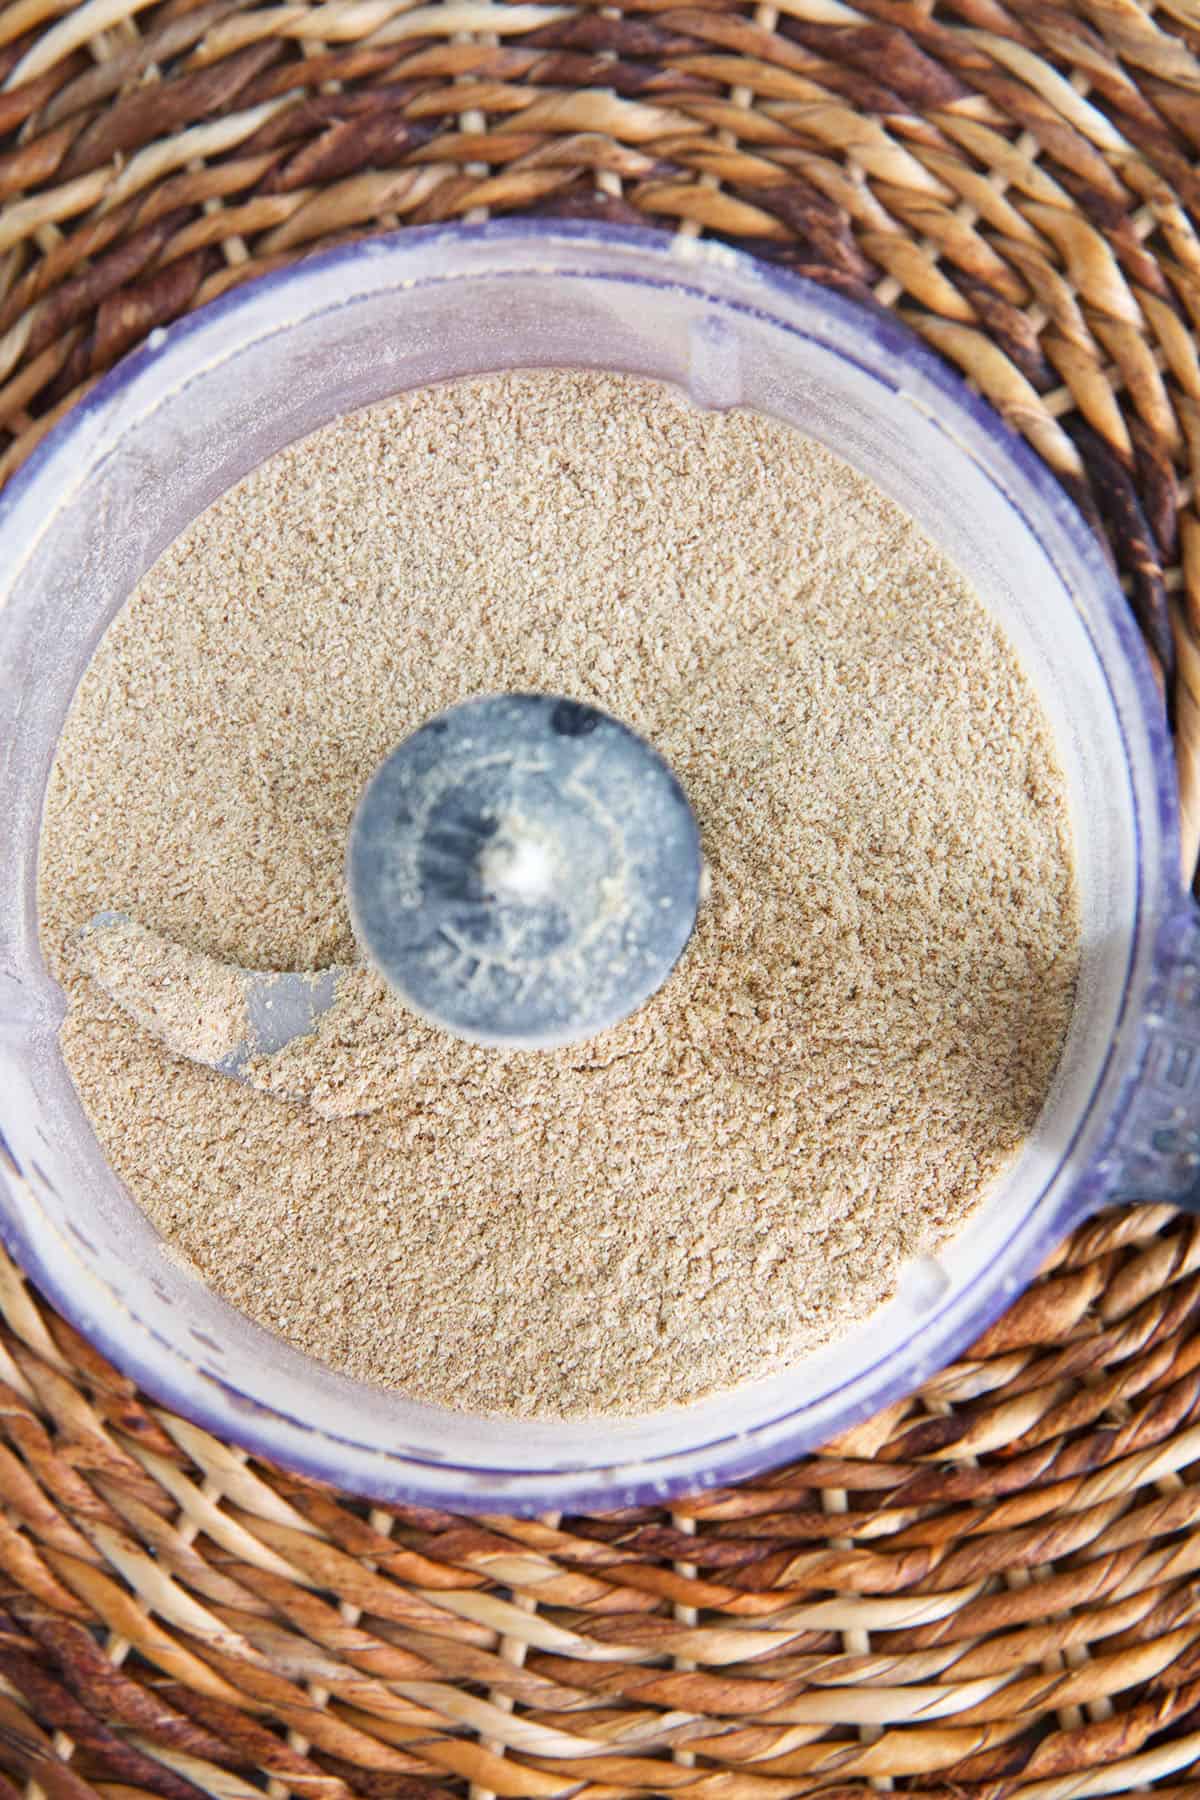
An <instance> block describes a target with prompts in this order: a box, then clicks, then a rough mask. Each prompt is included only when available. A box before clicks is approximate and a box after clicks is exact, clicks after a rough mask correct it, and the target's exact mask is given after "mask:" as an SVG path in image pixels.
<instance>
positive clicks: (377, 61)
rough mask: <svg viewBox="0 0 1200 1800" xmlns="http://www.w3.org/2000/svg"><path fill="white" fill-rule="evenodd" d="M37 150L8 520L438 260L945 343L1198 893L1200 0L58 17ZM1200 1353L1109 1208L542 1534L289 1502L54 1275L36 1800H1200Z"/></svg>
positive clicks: (0, 468)
mask: <svg viewBox="0 0 1200 1800" xmlns="http://www.w3.org/2000/svg"><path fill="white" fill-rule="evenodd" d="M0 152H2V153H0V475H7V474H8V473H10V472H11V471H12V470H13V469H14V468H16V467H17V466H18V464H19V463H20V462H21V461H22V460H23V459H24V458H25V457H26V456H27V455H28V454H29V452H30V450H31V449H32V448H33V446H34V445H35V444H36V443H37V442H38V440H39V439H40V437H41V436H42V435H43V433H44V432H45V431H46V430H47V429H48V427H49V426H50V425H51V424H52V423H53V422H54V420H55V419H57V418H59V417H60V416H61V415H62V413H63V412H64V411H65V410H66V409H67V408H68V407H69V406H70V405H71V404H72V403H73V402H74V401H75V400H76V399H77V398H78V397H79V396H80V395H81V394H82V393H84V392H85V391H86V389H87V388H88V386H89V385H90V384H91V383H92V382H93V381H94V380H95V379H96V377H97V376H98V375H99V374H101V373H102V372H103V371H104V370H105V369H107V368H108V367H109V366H110V365H111V364H112V362H113V361H114V360H115V359H116V358H117V357H119V356H120V355H121V354H122V353H123V352H124V351H126V350H128V349H129V348H131V347H132V346H133V345H135V344H137V343H138V342H139V341H140V340H141V339H142V338H144V337H145V336H146V334H147V333H148V332H149V331H150V330H151V329H152V328H153V327H154V326H156V325H159V324H163V323H165V322H166V321H168V320H170V319H173V318H175V317H176V316H177V315H178V314H180V313H181V312H183V311H186V310H188V309H189V308H192V307H194V306H197V305H200V304H201V303H202V302H203V301H205V300H207V299H209V298H211V297H212V296H213V295H215V294H218V293H221V292H222V291H223V290H225V289H226V288H228V287H230V286H231V285H233V284H234V283H236V282H239V281H242V280H244V279H245V278H246V277H248V276H251V275H255V274H257V273H259V272H260V271H262V270H265V269H270V268H275V267H278V266H279V265H280V264H282V263H285V262H287V261H290V260H291V259H293V258H295V257H298V256H302V255H304V254H306V253H307V252H309V251H311V250H312V249H314V248H316V247H318V246H324V245H328V244H330V243H333V242H336V241H339V240H341V239H343V238H345V237H347V236H353V235H356V234H361V233H364V232H368V231H374V230H382V229H393V228H395V227H397V226H398V225H402V224H407V223H417V222H419V223H430V222H435V221H438V220H448V219H461V218H474V217H480V216H484V215H485V213H486V212H487V211H490V212H491V213H493V214H499V213H502V212H512V211H515V210H523V211H526V212H532V213H537V214H539V215H541V216H555V217H573V218H578V217H585V218H603V219H616V220H625V221H633V220H636V221H639V222H642V223H645V222H650V223H653V224H656V225H659V226H661V227H662V228H664V229H668V230H682V231H685V232H690V233H697V232H700V231H705V232H709V233H712V234H715V235H717V236H719V237H723V238H725V239H727V240H728V241H729V242H731V243H735V244H738V245H740V246H743V247H745V248H747V249H749V250H752V251H754V252H756V253H757V254H759V255H761V256H766V257H770V258H774V259H777V260H778V261H780V262H783V263H786V264H787V265H789V266H790V267H792V268H795V269H799V270H803V271H804V272H806V273H808V274H810V275H812V276H815V277H816V279H817V280H819V281H823V282H826V283H829V284H830V285H832V286H835V287H837V288H838V289H839V290H840V291H841V292H843V293H846V294H849V295H852V296H855V297H858V298H860V299H861V300H862V301H863V303H864V304H867V305H884V306H888V307H892V308H894V309H895V310H896V311H897V312H898V313H899V314H900V315H901V316H902V317H904V318H906V319H907V320H908V321H909V322H910V323H911V324H912V325H913V326H915V328H916V329H917V330H918V331H919V332H921V333H922V334H923V335H924V336H925V337H926V338H927V339H928V340H929V341H930V342H931V343H932V344H934V345H935V346H936V347H937V348H938V349H939V350H940V351H942V352H943V354H945V355H946V356H948V357H949V358H951V359H952V361H954V362H955V363H957V364H958V365H959V367H960V368H962V369H964V370H965V371H966V372H967V373H968V375H969V376H970V377H971V378H972V379H973V380H974V381H975V382H976V383H977V385H978V386H979V387H980V388H981V389H982V390H983V391H984V392H985V393H986V394H987V395H988V396H989V397H990V398H991V399H992V400H993V401H994V402H995V404H996V405H997V406H998V407H999V408H1000V409H1001V411H1002V412H1003V413H1004V414H1005V415H1006V417H1008V418H1009V419H1010V420H1011V421H1012V422H1013V423H1014V424H1015V425H1016V426H1017V427H1018V428H1019V429H1020V430H1022V431H1023V432H1024V433H1025V435H1026V436H1027V437H1028V438H1029V440H1030V442H1031V443H1032V444H1033V445H1034V446H1035V447H1036V449H1037V450H1038V451H1039V452H1040V453H1041V455H1042V456H1043V457H1044V458H1045V459H1046V461H1047V462H1048V463H1049V464H1050V466H1051V467H1052V468H1053V469H1054V470H1055V471H1056V473H1057V474H1058V475H1059V477H1060V478H1061V480H1062V481H1063V483H1064V484H1065V485H1066V487H1067V488H1068V489H1069V490H1070V492H1071V493H1072V494H1073V495H1074V496H1075V498H1076V500H1077V501H1078V502H1079V504H1080V505H1081V507H1082V508H1083V509H1084V511H1085V512H1086V514H1087V515H1088V517H1089V518H1090V519H1091V521H1092V523H1093V524H1094V526H1095V527H1096V529H1097V530H1098V531H1099V532H1100V533H1101V534H1102V535H1103V536H1105V537H1106V538H1107V541H1108V542H1109V543H1110V545H1111V547H1112V551H1113V555H1114V558H1115V560H1116V562H1117V565H1118V567H1119V569H1120V571H1121V573H1122V576H1123V578H1124V581H1125V585H1126V588H1127V591H1128V593H1129V597H1130V602H1131V604H1132V605H1133V607H1134V608H1135V610H1136V613H1137V616H1138V619H1139V621H1140V622H1141V625H1142V627H1143V630H1144V632H1145V634H1146V636H1147V639H1148V640H1149V642H1150V645H1151V647H1152V650H1153V652H1154V656H1155V658H1156V661H1157V664H1158V666H1159V668H1160V670H1161V671H1162V674H1163V678H1164V691H1165V693H1167V694H1168V695H1169V698H1170V702H1171V707H1172V714H1173V719H1174V723H1175V727H1176V734H1177V742H1178V744H1179V761H1180V771H1181V783H1182V789H1183V796H1184V810H1185V836H1186V854H1187V858H1188V862H1189V866H1190V865H1191V864H1192V863H1194V861H1195V857H1196V851H1197V845H1198V843H1200V760H1198V756H1200V750H1198V745H1200V520H1198V518H1197V510H1196V498H1195V495H1196V484H1197V480H1198V478H1200V358H1198V354H1197V333H1198V330H1200V240H1198V239H1197V235H1196V230H1195V219H1196V215H1197V213H1198V212H1200V206H1198V201H1200V176H1198V174H1197V167H1196V164H1197V156H1198V152H1200V5H1198V4H1197V0H1158V3H1157V4H1155V0H1064V4H1062V5H1058V6H1050V5H1046V6H1040V5H1039V6H1028V5H1026V6H1022V7H1019V8H1015V9H1006V8H1005V7H1004V6H1003V5H1002V4H1000V0H958V3H956V4H946V5H942V4H937V5H934V4H931V3H929V0H856V3H855V4H847V3H844V0H784V3H782V4H778V5H769V4H763V5H759V6H757V7H754V6H751V5H746V4H741V3H738V0H701V3H699V4H694V5H684V6H673V5H671V4H670V3H669V0H668V3H666V4H663V3H661V0H642V3H641V4H636V5H627V6H625V5H611V6H608V5H606V6H589V5H554V4H508V5H499V4H487V3H486V0H449V3H448V4H445V5H417V6H415V7H414V6H413V5H412V3H411V0H329V3H327V4H323V5H312V4H305V3H303V0H298V3H290V0H284V3H279V4H262V5H257V6H248V5H240V4H238V3H237V0H206V3H203V4H194V3H193V0H167V4H165V5H147V4H144V3H142V4H139V0H89V3H88V4H86V5H83V6H78V7H71V6H69V5H67V6H64V5H62V4H58V3H56V0H8V4H7V5H4V6H2V7H0ZM1194 631H1195V632H1196V633H1197V635H1195V636H1194V635H1193V632H1194ZM1198 1305H1200V1221H1192V1220H1189V1219H1186V1218H1183V1217H1180V1216H1177V1215H1175V1214H1174V1213H1172V1212H1170V1211H1169V1210H1166V1209H1156V1210H1152V1211H1151V1210H1142V1211H1130V1212H1128V1213H1124V1214H1116V1215H1109V1216H1106V1217H1104V1218H1103V1219H1100V1220H1098V1221H1095V1222H1093V1223H1092V1224H1090V1225H1088V1226H1086V1227H1085V1228H1083V1229H1082V1230H1080V1231H1079V1232H1078V1233H1077V1234H1076V1236H1075V1237H1074V1239H1073V1240H1072V1241H1071V1242H1070V1243H1069V1244H1068V1245H1066V1246H1065V1247H1064V1248H1063V1249H1062V1250H1061V1251H1060V1252H1059V1254H1058V1255H1057V1257H1056V1258H1055V1260H1054V1263H1053V1266H1052V1267H1051V1268H1050V1269H1049V1270H1048V1271H1047V1273H1046V1274H1045V1275H1044V1276H1043V1278H1042V1279H1041V1281H1040V1282H1039V1283H1038V1284H1037V1286H1035V1287H1034V1288H1033V1289H1032V1290H1031V1291H1030V1292H1029V1293H1028V1294H1027V1295H1026V1296H1025V1297H1024V1298H1023V1299H1022V1300H1021V1301H1019V1302H1018V1304H1017V1305H1016V1306H1015V1307H1014V1308H1013V1310H1012V1311H1011V1312H1010V1313H1009V1314H1008V1315H1007V1317H1006V1318H1005V1319H1004V1320H1002V1322H1001V1323H1000V1324H999V1325H998V1326H996V1328H995V1329H994V1330H993V1331H991V1332H990V1333H989V1334H988V1336H987V1337H986V1339H985V1340H983V1341H982V1342H981V1343H979V1344H977V1345H976V1346H975V1347H974V1349H973V1350H972V1352H971V1353H970V1354H969V1355H968V1356H967V1357H966V1358H964V1360H963V1361H961V1362H960V1363H958V1364H957V1365H956V1366H954V1367H953V1368H951V1369H949V1370H947V1371H946V1372H945V1373H944V1374H943V1375H941V1376H939V1377H938V1378H937V1379H936V1380H935V1381H933V1382H931V1383H930V1384H929V1386H928V1387H927V1388H926V1389H925V1390H924V1391H923V1392H922V1393H921V1394H920V1395H919V1396H917V1397H915V1398H914V1399H912V1400H911V1401H909V1402H907V1403H904V1404H902V1405H899V1406H897V1407H895V1408H894V1409H892V1410H891V1411H890V1412H889V1413H888V1414H886V1415H885V1416H883V1417H881V1418H879V1419H877V1420H875V1421H874V1422H873V1423H871V1424H870V1425H868V1426H865V1427H863V1428H862V1429H861V1430H859V1431H857V1432H855V1433H854V1434H853V1435H852V1437H850V1438H848V1439H846V1440H843V1441H842V1442H841V1443H840V1444H839V1445H837V1446H835V1447H833V1448H831V1449H830V1450H829V1451H828V1452H827V1453H826V1454H824V1455H822V1456H818V1457H812V1458H809V1459H808V1460H807V1461H805V1462H803V1463H801V1464H799V1465H796V1466H794V1467H792V1468H790V1469H786V1470H783V1471H781V1472H779V1473H778V1474H776V1475H773V1476H770V1477H766V1478H763V1479H761V1480H756V1481H753V1482H749V1483H747V1484H745V1485H744V1486H742V1487H739V1488H737V1489H734V1490H730V1491H728V1492H724V1493H720V1494H709V1495H707V1496H705V1497H703V1498H701V1499H698V1500H696V1501H691V1502H681V1503H679V1504H678V1505H677V1506H676V1507H675V1508H674V1509H673V1510H671V1511H669V1512H668V1511H654V1510H646V1511H639V1512H627V1513H622V1514H616V1515H611V1514H610V1515H608V1516H605V1517H592V1516H587V1517H573V1518H563V1519H552V1520H546V1521H539V1522H531V1521H527V1522H524V1523H522V1522H519V1521H513V1520H506V1519H495V1520H488V1521H478V1520H476V1521H469V1520H464V1519H458V1518H454V1517H450V1516H448V1515H443V1514H438V1513H433V1512H425V1511H412V1510H409V1511H405V1510H400V1511H383V1510H379V1509H376V1510H371V1509H369V1508H368V1507H367V1506H365V1505H363V1504H361V1503H358V1502H356V1501H354V1500H353V1499H350V1498H349V1497H346V1496H339V1495H336V1494H332V1493H327V1492H324V1491H322V1490H319V1489H316V1488H314V1487H313V1486H311V1485H307V1484H305V1483H303V1482H301V1481H298V1480H296V1479H293V1478H292V1477H290V1476H287V1475H284V1474H281V1473H279V1472H277V1471H275V1470H272V1469H270V1468H267V1467H265V1466H262V1465H258V1464H255V1463H252V1462H251V1461H249V1460H248V1459H247V1458H246V1457H245V1456H243V1455H242V1453H240V1452H238V1451H235V1450H230V1449H228V1448H226V1447H224V1446H222V1445H221V1444H219V1443H217V1442H215V1441H214V1440H213V1439H212V1438H210V1437H208V1436H207V1435H206V1434H205V1433H203V1432H201V1431H199V1430H197V1429H195V1428H194V1427H192V1426H189V1425H187V1424H186V1423H184V1422H183V1421H181V1420H179V1419H177V1418H174V1417H172V1416H171V1415H169V1414H166V1413H164V1412H163V1411H161V1409H158V1408H156V1407H155V1406H154V1405H153V1404H152V1403H151V1402H150V1401H148V1400H146V1399H145V1398H143V1397H141V1396H139V1395H138V1394H137V1393H136V1392H135V1391H134V1390H133V1389H132V1388H131V1387H130V1386H129V1384H128V1383H127V1382H125V1381H124V1380H123V1379H122V1378H121V1377H120V1376H118V1375H117V1374H115V1373H114V1371H113V1370H112V1369H111V1368H110V1367H109V1366H108V1365H107V1364H105V1363H104V1362H103V1361H102V1360H101V1359H100V1358H99V1357H98V1356H97V1355H96V1353H95V1352H93V1351H92V1350H90V1349H89V1347H88V1346H87V1345H86V1344H84V1343H82V1342H81V1341H80V1340H79V1339H78V1338H77V1337H76V1336H75V1334H74V1333H73V1332H72V1331H71V1330H70V1328H69V1327H67V1326H66V1325H65V1324H64V1323H63V1322H62V1321H61V1320H60V1319H59V1318H57V1317H56V1316H55V1315H54V1314H53V1312H51V1311H50V1310H49V1309H48V1308H47V1307H46V1306H45V1305H44V1304H43V1303H42V1302H41V1301H40V1300H39V1298H38V1297H37V1295H36V1294H34V1293H33V1292H32V1291H31V1290H30V1289H29V1288H28V1287H27V1286H26V1285H25V1284H24V1283H23V1281H22V1280H21V1278H20V1276H19V1275H18V1274H17V1272H16V1271H15V1270H14V1269H13V1268H12V1267H11V1265H9V1264H7V1263H2V1264H0V1306H2V1310H3V1315H4V1321H5V1323H4V1328H3V1333H2V1337H0V1501H2V1503H3V1513H2V1515H0V1770H2V1771H7V1774H6V1775H2V1774H0V1800H12V1796H13V1795H14V1793H15V1792H16V1790H17V1789H18V1788H21V1787H22V1786H23V1787H24V1791H25V1793H27V1794H28V1795H31V1796H37V1795H39V1794H41V1795H45V1796H49V1797H50V1800H84V1797H85V1796H89V1795H94V1794H96V1793H99V1794H102V1795H105V1796H108V1797H109V1800H136V1797H138V1796H142V1795H150V1794H154V1795H161V1796H163V1797H164V1800H199V1796H200V1795H202V1794H211V1795H216V1796H220V1797H222V1800H242V1797H243V1796H244V1797H245V1800H250V1797H251V1796H257V1795H260V1794H262V1793H263V1792H266V1793H267V1794H269V1795H271V1796H280V1797H283V1796H321V1797H322V1800H324V1797H329V1800H335V1797H342V1796H346V1797H347V1800H348V1797H349V1796H350V1795H353V1794H359V1795H362V1796H364V1797H365V1800H392V1797H395V1800H408V1797H409V1796H417V1795H420V1796H426V1797H428V1800H436V1797H438V1796H443V1795H450V1794H456V1795H458V1794H463V1793H465V1792H466V1791H467V1789H468V1786H469V1788H470V1791H471V1793H473V1794H474V1795H476V1796H483V1795H486V1794H498V1795H511V1796H549V1795H573V1796H575V1795H578V1796H582V1797H585V1800H620V1796H623V1795H648V1794H670V1795H686V1796H688V1797H689V1800H785V1797H786V1796H790V1795H795V1794H810V1793H813V1792H816V1791H820V1792H821V1793H822V1794H824V1795H825V1796H827V1797H828V1800H849V1797H850V1796H863V1795H865V1794H866V1793H867V1792H868V1791H869V1790H870V1789H872V1788H881V1787H882V1788H891V1787H895V1788H897V1789H902V1790H904V1791H905V1792H906V1793H908V1794H911V1795H920V1796H924V1797H925V1800H1000V1797H1001V1796H1007V1795H1009V1794H1017V1795H1019V1796H1021V1800H1033V1797H1034V1796H1036V1797H1037V1800H1077V1797H1080V1796H1085V1795H1091V1794H1108V1793H1125V1792H1130V1791H1136V1790H1139V1789H1140V1788H1142V1787H1144V1786H1145V1785H1147V1784H1149V1783H1157V1784H1158V1785H1157V1787H1156V1792H1157V1793H1159V1794H1160V1795H1164V1796H1166V1795H1170V1796H1178V1797H1179V1800H1182V1797H1183V1796H1184V1795H1188V1796H1196V1795H1200V1779H1195V1778H1193V1777H1192V1775H1191V1771H1192V1770H1193V1768H1194V1766H1195V1764H1196V1762H1197V1758H1198V1757H1200V1581H1198V1579H1197V1576H1198V1572H1200V1533H1197V1531H1196V1525H1197V1521H1198V1519H1200V1329H1198V1328H1197V1326H1196V1325H1195V1324H1194V1322H1193V1321H1194V1317H1195V1314H1196V1310H1197V1307H1198Z"/></svg>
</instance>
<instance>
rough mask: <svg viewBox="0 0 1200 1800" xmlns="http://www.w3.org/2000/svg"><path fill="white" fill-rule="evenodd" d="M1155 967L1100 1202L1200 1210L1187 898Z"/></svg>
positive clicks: (1198, 918) (1196, 973)
mask: <svg viewBox="0 0 1200 1800" xmlns="http://www.w3.org/2000/svg"><path fill="white" fill-rule="evenodd" d="M1157 964H1158V970H1157V976H1156V979H1155V982H1154V985H1153V989H1152V992H1151V998H1150V1005H1149V1008H1148V1010H1147V1012H1146V1015H1145V1022H1144V1039H1143V1047H1142V1058H1141V1065H1140V1067H1139V1070H1138V1073H1137V1075H1136V1077H1135V1080H1134V1088H1133V1098H1132V1100H1131V1102H1130V1105H1129V1110H1128V1112H1127V1113H1126V1115H1125V1117H1124V1119H1123V1120H1122V1122H1121V1126H1120V1129H1119V1132H1118V1135H1117V1141H1116V1143H1115V1144H1114V1146H1113V1152H1114V1157H1113V1160H1114V1162H1115V1168H1114V1171H1113V1175H1114V1178H1113V1179H1111V1180H1110V1181H1109V1182H1106V1183H1105V1187H1106V1189H1107V1192H1106V1194H1105V1199H1106V1200H1107V1201H1109V1202H1113V1201H1146V1202H1148V1203H1150V1204H1162V1203H1163V1202H1168V1203H1170V1204H1172V1205H1175V1206H1183V1207H1186V1208H1187V1209H1188V1211H1189V1212H1194V1213H1200V905H1197V903H1196V901H1195V900H1194V899H1193V898H1192V896H1191V895H1188V897H1187V898H1186V899H1185V900H1184V901H1183V902H1182V903H1181V905H1180V906H1179V908H1178V909H1177V911H1176V912H1174V913H1173V914H1172V915H1171V916H1170V917H1169V918H1168V919H1167V921H1166V924H1165V925H1164V927H1163V933H1162V938H1161V940H1160V944H1159V948H1158V955H1157Z"/></svg>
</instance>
